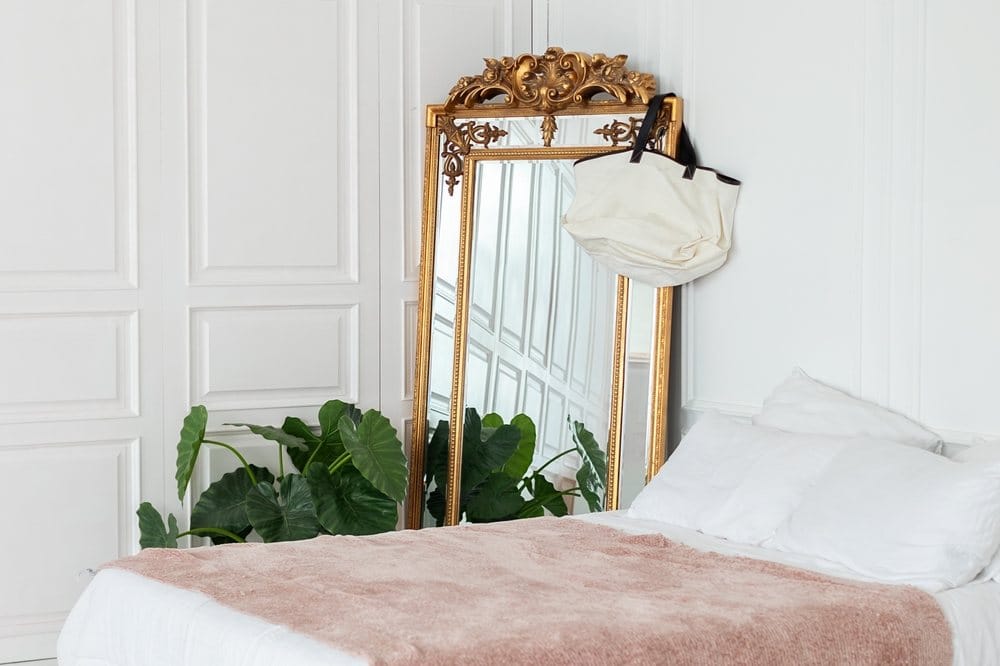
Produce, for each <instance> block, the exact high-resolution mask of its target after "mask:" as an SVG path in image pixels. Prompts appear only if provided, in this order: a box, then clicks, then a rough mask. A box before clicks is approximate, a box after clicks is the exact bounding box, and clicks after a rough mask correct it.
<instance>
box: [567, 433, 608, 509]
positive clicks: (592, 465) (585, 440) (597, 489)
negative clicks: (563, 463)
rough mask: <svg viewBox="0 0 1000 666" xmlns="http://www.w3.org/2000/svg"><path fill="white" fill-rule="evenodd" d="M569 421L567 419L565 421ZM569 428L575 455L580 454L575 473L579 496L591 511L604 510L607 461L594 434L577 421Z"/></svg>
mask: <svg viewBox="0 0 1000 666" xmlns="http://www.w3.org/2000/svg"><path fill="white" fill-rule="evenodd" d="M566 420H567V421H569V418H568V417H567V419H566ZM572 424H573V425H572V427H571V428H570V430H571V432H572V433H573V441H574V442H576V450H577V453H579V454H580V469H579V470H578V471H577V473H576V481H577V485H578V486H579V487H580V494H581V495H582V496H583V499H585V500H586V501H587V506H589V507H590V510H591V511H594V512H596V511H601V510H603V508H604V491H605V488H606V487H607V478H608V459H607V456H606V455H605V453H604V451H602V450H601V447H600V445H598V443H597V440H595V439H594V434H593V433H592V432H590V431H589V430H587V428H586V427H584V425H583V424H582V423H580V422H579V421H573V422H572Z"/></svg>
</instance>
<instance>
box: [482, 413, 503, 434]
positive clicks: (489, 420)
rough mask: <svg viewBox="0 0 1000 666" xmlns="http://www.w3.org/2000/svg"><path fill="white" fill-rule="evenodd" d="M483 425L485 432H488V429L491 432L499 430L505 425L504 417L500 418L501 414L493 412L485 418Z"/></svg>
mask: <svg viewBox="0 0 1000 666" xmlns="http://www.w3.org/2000/svg"><path fill="white" fill-rule="evenodd" d="M482 424H483V429H484V430H486V429H487V428H489V429H491V430H496V429H497V428H499V427H500V426H502V425H503V417H502V416H500V415H499V414H496V413H492V412H491V413H489V414H487V415H486V416H484V417H483V421H482Z"/></svg>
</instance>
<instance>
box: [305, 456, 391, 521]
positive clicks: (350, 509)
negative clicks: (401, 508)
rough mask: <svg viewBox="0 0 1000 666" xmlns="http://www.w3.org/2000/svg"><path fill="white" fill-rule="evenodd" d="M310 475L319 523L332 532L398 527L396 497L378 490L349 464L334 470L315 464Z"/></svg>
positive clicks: (310, 484)
mask: <svg viewBox="0 0 1000 666" xmlns="http://www.w3.org/2000/svg"><path fill="white" fill-rule="evenodd" d="M308 479H309V486H310V489H311V490H312V497H313V502H314V504H315V505H316V514H317V516H318V517H319V522H320V525H322V526H323V528H324V529H325V530H327V531H328V532H330V533H331V534H356V535H362V534H377V533H379V532H388V531H390V530H392V529H394V528H395V527H396V521H397V520H398V514H397V504H396V500H394V499H392V498H391V497H387V496H386V495H384V494H382V493H381V492H379V491H378V490H377V489H376V488H375V486H373V485H372V484H371V483H369V482H368V480H367V479H365V477H363V476H361V473H360V472H358V470H356V469H354V468H353V467H351V466H350V465H346V466H344V467H342V468H340V469H339V470H337V471H336V472H334V473H333V474H330V471H329V470H328V469H326V468H325V467H321V466H320V465H312V466H310V467H309V474H308Z"/></svg>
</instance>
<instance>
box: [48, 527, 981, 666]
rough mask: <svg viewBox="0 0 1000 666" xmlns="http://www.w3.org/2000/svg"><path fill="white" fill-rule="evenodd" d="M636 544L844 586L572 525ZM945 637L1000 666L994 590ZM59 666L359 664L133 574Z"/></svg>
mask: <svg viewBox="0 0 1000 666" xmlns="http://www.w3.org/2000/svg"><path fill="white" fill-rule="evenodd" d="M579 518H580V519H582V520H587V521H589V522H593V523H598V524H601V525H607V526H609V527H614V528H616V529H620V530H622V531H625V532H630V533H634V534H655V533H659V534H663V535H665V536H667V537H668V538H670V539H672V540H674V541H678V542H681V543H685V544H687V545H689V546H692V547H694V548H697V549H699V550H705V551H714V552H718V553H723V554H727V555H741V556H745V557H753V558H756V559H763V560H771V561H774V562H781V563H784V564H789V565H792V566H797V567H800V568H803V569H810V570H814V571H820V572H823V573H828V574H832V575H839V576H844V577H855V578H856V576H848V575H847V574H846V573H845V572H844V571H842V570H839V569H838V568H837V567H836V565H832V564H830V563H827V562H823V561H821V560H818V559H816V558H809V557H802V556H796V555H792V554H789V553H781V552H778V551H773V550H767V549H764V548H758V547H754V546H744V545H739V544H733V543H729V542H727V541H725V540H722V539H717V538H715V537H710V536H707V535H704V534H701V533H699V532H695V531H693V530H690V529H686V528H682V527H677V526H674V525H667V524H665V523H658V522H654V521H648V520H637V519H634V518H629V517H627V516H626V515H625V513H624V512H612V513H603V514H590V515H586V516H579ZM934 597H935V599H937V601H938V603H940V604H941V607H942V609H943V610H944V614H945V617H946V618H947V619H948V622H949V624H950V625H951V629H952V636H953V642H954V648H955V664H956V666H989V665H990V664H1000V583H996V582H992V581H991V582H984V583H973V584H970V585H966V586H964V587H961V588H957V589H954V590H948V591H946V592H941V593H938V594H935V595H934ZM58 651H59V664H60V666H181V665H184V666H273V665H274V664H295V665H296V666H346V665H349V664H350V665H353V664H359V663H363V662H361V661H359V660H358V659H357V658H355V657H353V656H351V655H348V654H346V653H343V652H340V651H338V650H335V649H333V648H330V647H328V646H326V645H325V644H322V643H319V642H317V641H314V640H312V639H310V638H307V637H305V636H302V635H300V634H296V633H294V632H292V631H290V630H288V629H285V628H284V627H281V626H278V625H274V624H271V623H269V622H265V621H263V620H260V619H258V618H255V617H251V616H248V615H244V614H243V613H239V612H237V611H234V610H231V609H229V608H226V607H225V606H221V605H219V604H217V603H216V602H214V601H212V600H211V599H209V598H208V597H205V596H204V595H202V594H199V593H196V592H189V591H187V590H181V589H177V588H174V587H170V586H168V585H164V584H162V583H157V582H155V581H152V580H149V579H147V578H143V577H141V576H137V575H135V574H132V573H129V572H126V571H119V570H114V569H108V570H105V571H102V572H101V573H99V574H98V575H97V576H96V577H95V578H94V580H93V581H91V583H90V585H89V586H88V587H87V589H86V590H85V591H84V593H83V595H82V596H81V597H80V600H79V602H78V603H77V605H76V606H75V607H74V608H73V611H72V612H71V613H70V615H69V618H67V620H66V624H65V626H64V628H63V631H62V634H61V635H60V637H59V648H58Z"/></svg>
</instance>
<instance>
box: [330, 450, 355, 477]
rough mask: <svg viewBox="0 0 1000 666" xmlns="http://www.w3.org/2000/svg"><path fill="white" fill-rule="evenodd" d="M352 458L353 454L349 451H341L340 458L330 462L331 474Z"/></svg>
mask: <svg viewBox="0 0 1000 666" xmlns="http://www.w3.org/2000/svg"><path fill="white" fill-rule="evenodd" d="M350 459H351V454H350V453H348V452H347V451H344V452H343V453H341V454H340V457H339V458H337V459H336V460H334V461H333V462H332V463H330V468H329V469H330V474H333V473H334V472H336V471H337V470H338V469H340V468H341V467H343V466H344V465H346V464H347V462H348V461H349V460H350Z"/></svg>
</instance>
